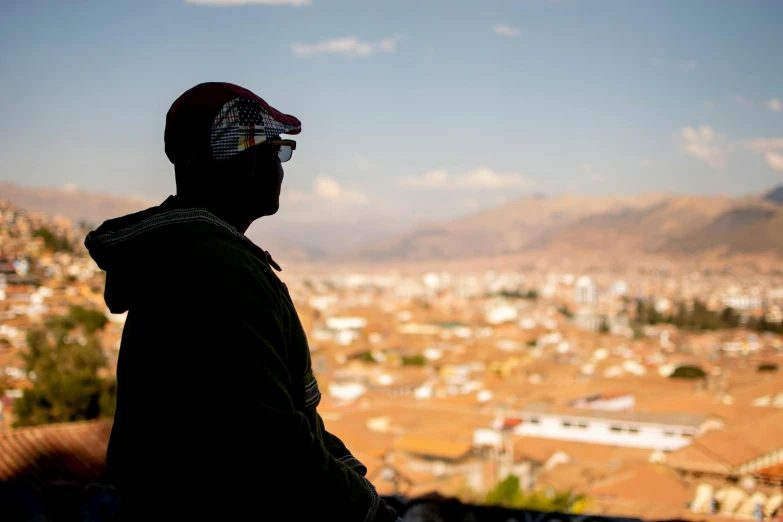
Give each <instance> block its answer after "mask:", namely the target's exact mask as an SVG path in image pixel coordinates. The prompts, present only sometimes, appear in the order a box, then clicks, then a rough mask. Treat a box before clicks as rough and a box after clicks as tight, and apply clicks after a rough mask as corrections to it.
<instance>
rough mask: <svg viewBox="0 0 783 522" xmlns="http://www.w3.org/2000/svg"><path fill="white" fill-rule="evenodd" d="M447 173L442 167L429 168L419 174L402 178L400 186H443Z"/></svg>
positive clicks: (446, 182) (446, 181) (424, 187)
mask: <svg viewBox="0 0 783 522" xmlns="http://www.w3.org/2000/svg"><path fill="white" fill-rule="evenodd" d="M448 181H449V173H448V172H446V171H445V170H443V169H438V170H431V171H429V172H425V173H424V174H422V175H421V176H410V177H406V178H402V181H401V183H402V186H403V187H408V188H414V189H435V188H444V187H446V185H447V184H448Z"/></svg>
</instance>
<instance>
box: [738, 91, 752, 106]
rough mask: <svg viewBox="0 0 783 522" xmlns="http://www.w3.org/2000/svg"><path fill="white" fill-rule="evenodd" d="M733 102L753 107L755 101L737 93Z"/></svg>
mask: <svg viewBox="0 0 783 522" xmlns="http://www.w3.org/2000/svg"><path fill="white" fill-rule="evenodd" d="M734 103H736V104H737V105H741V106H743V107H753V106H754V105H755V103H754V102H753V100H751V99H750V98H748V97H746V96H743V95H742V94H737V95H735V96H734Z"/></svg>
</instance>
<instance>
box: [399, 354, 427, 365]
mask: <svg viewBox="0 0 783 522" xmlns="http://www.w3.org/2000/svg"><path fill="white" fill-rule="evenodd" d="M425 364H427V359H425V358H424V356H423V355H418V354H417V355H403V357H402V365H403V366H424V365H425Z"/></svg>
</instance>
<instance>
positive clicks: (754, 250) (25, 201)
mask: <svg viewBox="0 0 783 522" xmlns="http://www.w3.org/2000/svg"><path fill="white" fill-rule="evenodd" d="M0 199H5V200H8V201H10V202H11V203H13V204H14V205H16V206H17V207H19V208H24V209H26V210H29V211H32V212H42V213H47V214H59V215H64V216H68V217H70V218H72V219H74V220H75V221H82V220H85V221H88V222H91V223H100V222H101V221H103V220H105V219H108V218H112V217H116V216H119V215H123V214H127V213H131V212H135V211H138V210H141V209H143V208H147V207H149V206H150V205H152V204H156V203H150V202H148V201H142V200H138V199H131V198H124V197H121V196H114V195H103V194H94V193H87V192H80V191H64V190H57V189H43V188H31V187H22V186H19V185H12V184H0ZM262 221H263V220H262ZM321 225H324V226H320V227H319V224H314V225H306V224H292V223H284V222H279V224H275V225H272V227H270V226H265V227H264V228H262V229H255V228H251V232H250V233H249V235H250V237H251V239H253V240H254V241H256V242H258V243H259V244H262V245H263V247H264V248H265V249H268V250H270V251H271V252H272V253H273V255H274V256H275V258H276V259H278V260H282V262H286V261H288V262H320V261H330V262H341V263H347V262H350V263H379V262H404V261H413V262H419V261H439V260H444V261H445V260H449V261H453V260H458V259H471V258H479V257H483V258H486V257H497V256H506V255H514V254H531V255H541V256H546V255H588V254H589V255H598V256H604V257H607V258H610V256H622V255H628V254H629V253H634V254H638V255H647V254H649V255H665V256H667V257H688V256H698V255H705V254H719V255H732V254H767V255H773V256H780V257H783V185H781V186H779V187H776V188H774V189H772V190H771V191H769V192H767V193H766V194H760V195H757V196H744V197H730V196H691V195H676V194H646V195H639V196H601V197H588V196H561V197H547V196H543V195H535V196H530V197H525V198H521V199H519V200H516V201H514V202H511V203H508V204H505V205H503V206H500V207H496V208H490V209H486V210H483V211H481V212H479V213H476V214H472V215H468V216H465V217H462V218H458V219H453V220H448V221H440V222H431V223H428V224H425V225H422V226H419V227H416V228H414V229H412V230H409V231H406V232H402V233H396V234H389V233H388V229H387V228H381V227H382V226H381V225H379V227H378V228H376V229H374V228H373V224H372V223H362V224H361V225H357V226H356V227H355V228H356V230H355V231H352V234H351V235H352V236H353V238H354V241H352V242H351V243H348V242H346V240H345V239H344V238H343V239H342V241H341V237H342V236H344V235H345V233H344V231H342V230H341V231H339V232H338V231H333V232H334V233H333V234H330V230H329V226H328V224H321ZM254 227H255V225H254ZM278 228H279V230H278ZM316 238H318V239H320V240H319V241H315V239H316ZM371 238H372V239H371Z"/></svg>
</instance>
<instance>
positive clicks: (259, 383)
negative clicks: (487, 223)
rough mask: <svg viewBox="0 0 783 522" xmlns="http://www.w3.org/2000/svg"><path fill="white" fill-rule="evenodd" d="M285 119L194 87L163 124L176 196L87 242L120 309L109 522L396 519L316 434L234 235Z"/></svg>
mask: <svg viewBox="0 0 783 522" xmlns="http://www.w3.org/2000/svg"><path fill="white" fill-rule="evenodd" d="M300 130H301V124H300V122H299V120H298V119H296V118H294V117H293V116H290V115H286V114H283V113H281V112H279V111H277V110H276V109H274V108H272V107H270V106H269V105H268V104H267V103H266V102H264V100H262V99H261V98H259V97H258V96H256V95H255V94H253V93H252V92H250V91H248V90H247V89H243V88H241V87H238V86H236V85H232V84H227V83H205V84H201V85H197V86H196V87H194V88H192V89H190V90H189V91H187V92H185V93H184V94H183V95H182V96H180V97H179V98H178V99H177V100H176V101H175V102H174V104H173V105H172V106H171V109H170V110H169V112H168V115H167V117H166V131H165V144H166V155H167V156H168V158H169V160H170V161H171V162H172V163H173V164H174V170H175V176H176V183H177V196H171V197H169V198H168V199H167V200H166V201H165V202H163V204H161V205H160V206H158V207H153V208H150V209H148V210H144V211H142V212H138V213H136V214H131V215H129V216H125V217H120V218H117V219H112V220H109V221H106V222H105V223H103V225H101V226H100V227H99V228H98V229H97V230H95V231H94V232H91V233H90V234H89V235H88V236H87V239H86V241H85V245H86V246H87V248H88V249H89V251H90V255H92V257H93V259H95V261H96V263H98V266H100V267H101V268H102V269H103V270H105V271H106V291H105V299H106V304H107V305H108V307H109V309H110V310H111V311H112V312H113V313H122V312H125V311H127V312H128V316H127V319H126V323H125V328H124V330H123V334H122V344H121V349H120V356H119V362H118V367H117V380H118V396H117V409H116V412H115V415H114V427H113V429H112V434H111V440H110V442H109V450H108V453H107V468H108V471H109V475H110V477H111V478H112V480H113V481H114V483H115V484H116V486H117V489H118V491H119V493H120V504H119V507H118V509H117V518H118V519H119V520H139V521H146V520H152V519H161V520H214V521H218V520H240V517H241V519H242V520H293V521H299V520H302V521H305V520H314V519H321V520H324V519H326V520H339V521H344V522H349V521H351V522H353V521H355V522H369V521H386V520H391V521H393V520H395V519H396V518H397V517H396V514H395V513H394V511H393V510H392V509H391V508H390V507H387V506H385V504H384V503H383V502H382V501H381V500H380V499H379V497H378V494H377V493H376V491H375V488H374V487H373V486H372V484H370V482H369V481H367V480H366V479H365V478H364V475H365V474H366V472H367V469H366V468H365V467H364V465H362V464H361V463H360V462H359V461H358V460H356V459H355V458H354V457H353V456H352V455H351V453H350V452H349V451H348V450H347V449H346V447H345V445H344V444H343V443H342V442H341V441H340V439H338V438H337V437H335V436H334V435H332V434H330V433H329V432H328V431H326V429H325V428H324V423H323V421H322V419H321V417H320V416H319V415H318V412H317V411H316V406H318V403H319V401H320V398H321V393H320V392H319V390H318V383H317V381H316V379H315V376H314V375H313V372H312V369H311V365H310V352H309V348H308V344H307V339H306V336H305V332H304V331H303V329H302V325H301V323H300V322H299V317H298V316H297V313H296V310H295V309H294V305H293V303H292V301H291V298H290V296H289V294H288V290H287V288H286V286H285V285H284V284H283V283H282V282H281V281H280V279H278V277H277V275H276V274H275V272H274V271H273V270H277V271H279V270H280V267H279V266H278V265H277V264H276V263H275V262H274V261H273V260H272V258H271V257H270V256H269V254H268V253H267V252H265V251H264V250H262V249H260V248H259V247H257V246H256V245H255V244H253V243H252V242H251V241H250V240H249V239H247V237H245V235H244V233H245V231H246V230H247V228H248V227H249V226H250V224H251V223H252V222H253V221H255V220H256V219H258V218H260V217H262V216H268V215H272V214H274V213H275V212H277V210H278V206H279V197H280V187H281V184H282V181H283V168H282V165H281V163H282V162H285V161H288V160H289V159H290V158H291V155H292V153H293V151H294V149H295V148H296V144H295V142H294V141H292V140H286V139H281V135H283V134H298V133H299V132H300Z"/></svg>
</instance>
